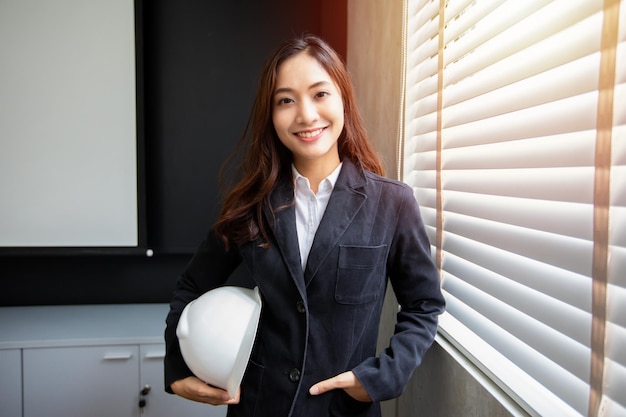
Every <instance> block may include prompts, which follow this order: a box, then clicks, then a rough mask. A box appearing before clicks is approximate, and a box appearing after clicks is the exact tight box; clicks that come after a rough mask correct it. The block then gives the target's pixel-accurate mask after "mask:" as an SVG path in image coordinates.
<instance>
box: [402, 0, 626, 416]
mask: <svg viewBox="0 0 626 417" xmlns="http://www.w3.org/2000/svg"><path fill="white" fill-rule="evenodd" d="M406 1H407V3H406V9H405V10H406V22H405V33H406V39H405V46H406V56H405V62H406V68H405V74H406V80H405V82H406V90H405V100H406V101H405V104H404V106H405V110H404V116H403V117H404V135H403V138H404V139H403V140H404V143H403V144H402V146H401V147H400V149H401V152H402V153H403V154H402V161H403V164H404V165H403V168H402V172H401V175H402V178H403V180H404V181H405V182H407V183H408V184H410V185H412V186H413V187H414V190H415V196H416V198H417V200H418V201H419V203H420V206H421V210H422V215H423V217H424V220H425V222H426V224H427V229H428V232H429V236H430V239H431V242H432V244H433V257H434V259H435V261H436V263H437V265H438V267H439V268H440V271H441V276H442V286H443V289H444V293H445V296H446V299H447V303H448V311H447V312H446V314H444V315H443V316H442V317H441V321H440V333H441V337H443V338H444V339H445V340H446V341H448V342H449V343H451V344H452V345H453V346H455V347H456V349H458V350H460V351H461V352H462V353H463V354H464V355H465V356H467V357H468V358H469V359H470V360H471V361H472V362H473V363H474V364H475V365H476V366H477V367H478V368H479V369H480V370H482V371H483V372H484V373H485V374H486V375H487V376H488V377H489V378H490V379H491V380H492V381H493V382H494V383H495V384H497V385H498V386H499V387H500V388H501V389H502V390H504V391H505V392H506V393H507V394H508V395H509V396H510V397H511V398H513V399H514V400H515V401H516V402H517V403H518V404H519V405H520V406H521V407H522V408H523V409H524V410H525V411H526V412H527V413H529V414H531V415H541V416H570V415H571V416H580V415H584V416H597V415H603V416H625V415H626V397H625V396H624V387H626V5H624V4H623V3H624V2H623V1H620V0H607V1H602V0H561V1H559V0H554V1H549V0H524V1H515V0H510V1H507V0H499V1H498V0H447V1H445V0H441V1H440V0H406Z"/></svg>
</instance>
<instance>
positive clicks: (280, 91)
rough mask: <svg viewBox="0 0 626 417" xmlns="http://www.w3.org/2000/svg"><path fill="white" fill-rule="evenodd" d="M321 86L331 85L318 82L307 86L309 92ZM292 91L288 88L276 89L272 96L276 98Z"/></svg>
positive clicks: (326, 82)
mask: <svg viewBox="0 0 626 417" xmlns="http://www.w3.org/2000/svg"><path fill="white" fill-rule="evenodd" d="M322 85H331V84H330V82H328V81H318V82H316V83H313V84H311V85H310V86H309V90H312V89H314V88H317V87H320V86H322ZM293 91H294V90H293V88H289V87H282V88H277V89H276V91H274V96H277V95H278V94H280V93H292V92H293Z"/></svg>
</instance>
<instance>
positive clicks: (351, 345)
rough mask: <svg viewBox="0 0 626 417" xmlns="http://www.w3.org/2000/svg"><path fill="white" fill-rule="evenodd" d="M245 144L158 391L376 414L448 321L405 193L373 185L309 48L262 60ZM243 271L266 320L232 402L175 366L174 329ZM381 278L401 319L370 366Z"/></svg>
mask: <svg viewBox="0 0 626 417" xmlns="http://www.w3.org/2000/svg"><path fill="white" fill-rule="evenodd" d="M244 137H245V138H247V139H248V140H249V144H248V147H247V153H246V155H245V157H244V161H243V166H242V169H241V171H240V172H241V179H239V180H238V182H236V184H235V186H234V187H233V188H232V189H231V191H230V192H229V193H228V194H227V195H226V197H225V199H224V202H223V207H222V210H221V213H220V217H219V219H218V221H217V222H216V224H215V226H214V227H213V229H212V230H211V231H210V232H209V234H208V235H207V237H206V239H205V241H204V242H203V243H202V245H201V246H200V248H199V249H198V251H197V253H196V254H195V256H194V257H193V259H192V261H191V262H190V264H189V265H188V267H187V269H186V270H185V272H184V273H183V274H182V276H181V277H180V279H179V282H178V286H177V289H176V291H175V294H174V297H173V300H172V303H171V310H170V313H169V315H168V318H167V330H166V344H167V355H166V359H165V379H166V389H167V390H168V391H170V392H174V393H176V394H178V395H181V396H183V397H186V398H189V399H192V400H195V401H201V402H206V403H210V404H229V408H228V415H229V416H246V417H250V416H268V417H277V416H281V417H282V416H306V417H318V416H379V415H380V407H379V402H380V401H381V400H386V399H390V398H394V397H396V396H398V395H400V394H401V393H402V391H403V389H404V387H405V385H406V383H407V382H408V379H409V377H410V376H411V374H412V372H413V371H414V369H415V368H416V367H417V366H418V365H419V363H420V361H421V359H422V357H423V355H424V353H425V352H426V350H427V349H428V348H429V347H430V345H431V343H432V341H433V338H434V335H435V332H436V329H437V316H438V314H440V313H441V312H442V311H443V310H444V301H443V297H442V295H441V291H440V283H439V279H438V273H437V270H436V268H435V267H434V265H433V263H432V261H431V259H430V244H429V242H428V238H427V236H426V233H425V230H424V225H423V223H422V220H421V217H420V214H419V208H418V205H417V203H416V202H415V199H414V197H413V193H412V190H411V189H410V188H409V187H408V186H406V185H404V184H402V183H401V182H398V181H393V180H390V179H386V178H384V177H382V176H381V175H382V174H383V169H382V166H381V163H380V161H379V160H378V158H377V156H376V154H375V152H374V151H373V149H372V147H371V145H370V144H369V142H368V139H367V136H366V133H365V130H364V128H363V123H362V121H361V119H360V116H359V113H358V110H357V107H356V103H355V98H354V93H353V91H352V87H351V84H350V81H349V78H348V74H347V71H346V69H345V67H344V65H343V63H342V62H341V60H340V58H339V57H338V56H337V54H336V53H335V52H334V51H333V50H332V49H331V48H330V47H329V46H328V45H327V44H326V43H325V42H324V41H323V40H321V39H319V38H317V37H315V36H303V37H300V38H297V39H294V40H292V41H290V42H287V43H286V44H284V45H283V46H282V47H280V48H279V49H278V51H277V52H276V53H275V55H274V56H273V57H271V59H270V60H269V61H268V62H267V64H266V65H265V67H264V70H263V72H262V76H261V79H260V82H259V87H258V91H257V96H256V100H255V103H254V106H253V109H252V114H251V119H250V122H249V126H248V129H247V131H246V134H245V135H244ZM242 265H243V267H244V268H245V270H246V271H247V273H248V274H249V275H250V276H251V279H252V280H253V281H254V285H256V286H258V288H259V290H260V293H261V295H262V298H263V311H262V315H261V319H260V322H259V327H258V331H257V337H256V340H255V344H254V347H253V351H252V354H251V358H250V361H249V364H248V368H247V370H246V374H245V375H244V378H243V382H242V384H241V387H240V391H239V393H238V395H237V396H235V398H229V396H228V394H227V393H226V392H225V391H224V390H221V389H218V388H215V387H211V386H208V385H206V384H205V383H203V382H202V381H200V380H199V379H198V378H196V377H194V376H193V374H192V372H191V371H190V370H189V369H188V368H187V367H186V366H185V363H184V361H183V359H182V357H181V354H180V350H179V347H178V340H177V339H176V334H175V330H176V325H177V323H178V318H179V316H180V313H181V311H182V310H183V308H184V307H185V305H186V304H187V303H188V302H190V301H191V300H193V299H195V298H197V297H198V296H200V295H201V294H203V293H204V292H206V291H208V290H211V289H213V288H215V287H219V286H221V285H224V283H225V282H226V280H227V279H228V277H229V276H230V274H231V273H232V272H233V271H234V270H235V269H236V268H237V267H238V266H239V267H240V268H241V266H242ZM240 268H239V269H240ZM388 278H389V281H390V282H391V284H392V286H393V289H394V291H395V294H396V296H397V299H398V302H399V303H400V305H401V309H400V311H399V313H398V316H397V317H398V322H397V325H396V328H395V332H394V335H393V337H392V338H391V340H390V342H389V346H388V347H387V348H386V349H385V350H384V351H382V352H381V353H380V355H379V356H378V357H377V356H376V341H377V335H378V326H379V321H380V315H381V309H382V305H383V299H384V295H385V291H386V288H387V280H388Z"/></svg>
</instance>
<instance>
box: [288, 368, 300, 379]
mask: <svg viewBox="0 0 626 417" xmlns="http://www.w3.org/2000/svg"><path fill="white" fill-rule="evenodd" d="M289 380H290V381H291V382H298V381H300V371H299V370H297V369H292V370H291V371H289Z"/></svg>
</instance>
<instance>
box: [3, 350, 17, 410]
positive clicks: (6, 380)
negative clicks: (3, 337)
mask: <svg viewBox="0 0 626 417" xmlns="http://www.w3.org/2000/svg"><path fill="white" fill-rule="evenodd" d="M0 404H2V406H1V407H0V417H15V416H21V415H22V352H21V351H20V349H6V350H0Z"/></svg>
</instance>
